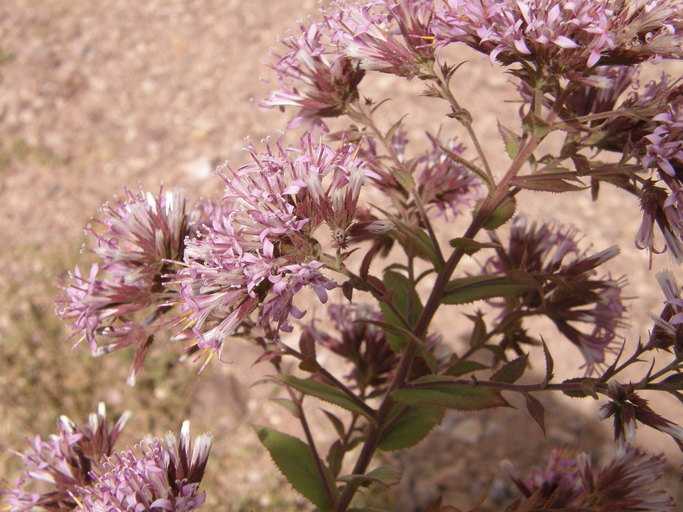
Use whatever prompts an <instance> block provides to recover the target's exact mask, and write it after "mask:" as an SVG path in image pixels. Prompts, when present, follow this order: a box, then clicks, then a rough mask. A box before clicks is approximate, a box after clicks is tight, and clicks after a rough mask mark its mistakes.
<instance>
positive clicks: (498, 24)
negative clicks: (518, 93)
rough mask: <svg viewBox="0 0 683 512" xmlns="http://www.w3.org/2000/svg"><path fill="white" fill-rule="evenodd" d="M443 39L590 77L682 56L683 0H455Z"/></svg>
mask: <svg viewBox="0 0 683 512" xmlns="http://www.w3.org/2000/svg"><path fill="white" fill-rule="evenodd" d="M437 17H438V20H439V21H438V22H436V23H435V32H436V35H437V39H438V40H440V41H442V42H444V43H450V42H464V43H466V44H467V45H469V46H471V47H472V48H474V49H476V50H478V51H480V52H483V53H485V54H487V55H489V56H490V58H491V61H494V60H499V61H501V62H502V63H503V64H506V65H509V64H512V63H515V62H517V63H520V64H522V68H523V69H524V68H526V71H523V73H525V74H526V75H528V77H529V78H531V77H532V76H533V73H531V72H530V68H536V69H538V70H545V71H544V73H548V74H547V75H546V76H551V75H561V76H564V77H566V78H568V79H570V80H579V81H583V80H584V79H585V78H586V77H587V76H589V75H591V74H592V68H593V67H594V66H596V65H597V64H610V63H619V64H635V63H638V62H642V61H644V60H647V59H650V58H660V57H663V58H679V57H680V56H681V54H682V44H683V39H682V37H683V36H682V35H681V27H682V26H683V18H682V17H681V11H680V2H679V0H668V1H667V0H662V1H655V2H642V1H638V0H632V1H628V0H627V1H622V0H616V1H609V0H578V1H573V2H564V1H560V0H521V1H513V0H505V1H498V0H477V1H469V0H447V1H446V2H445V5H444V7H441V8H440V9H438V10H437Z"/></svg>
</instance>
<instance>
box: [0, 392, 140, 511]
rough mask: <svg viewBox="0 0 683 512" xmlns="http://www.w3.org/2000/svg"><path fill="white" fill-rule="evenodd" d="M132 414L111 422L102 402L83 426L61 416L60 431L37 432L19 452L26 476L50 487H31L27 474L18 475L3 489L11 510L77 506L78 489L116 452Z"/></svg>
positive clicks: (90, 480) (58, 426)
mask: <svg viewBox="0 0 683 512" xmlns="http://www.w3.org/2000/svg"><path fill="white" fill-rule="evenodd" d="M129 418H130V413H128V412H126V413H124V414H122V415H121V417H120V418H119V419H118V421H117V422H116V423H115V424H114V425H113V426H112V425H111V424H110V422H109V421H108V420H107V414H106V409H105V406H104V404H103V403H100V404H99V407H98V411H97V413H96V414H91V415H90V418H89V422H88V424H87V425H84V426H79V425H76V424H75V423H74V422H73V421H71V420H70V419H69V418H67V417H66V416H61V417H60V418H59V421H58V422H57V428H58V430H59V433H58V434H56V435H52V436H50V438H49V439H48V440H44V439H42V438H41V437H40V436H36V437H35V439H34V440H33V443H32V446H31V449H30V450H28V451H26V452H25V453H23V454H19V453H17V455H19V456H20V457H21V458H22V461H23V464H24V467H23V470H22V472H23V474H24V476H25V477H26V478H27V479H28V480H34V481H38V482H41V483H43V485H47V487H48V489H49V490H48V491H46V492H38V491H31V490H28V489H26V484H27V483H28V481H27V480H26V478H19V479H18V480H17V481H16V482H15V486H14V488H13V489H10V490H7V491H4V492H5V494H6V495H7V502H8V505H9V509H8V510H9V511H10V512H27V511H29V510H36V509H38V510H69V509H73V508H75V507H76V505H77V502H76V501H75V500H74V495H75V494H76V493H77V489H78V488H85V487H87V486H89V485H90V484H91V483H92V478H93V477H92V473H93V471H96V470H98V469H101V468H102V463H103V461H104V460H105V459H106V458H107V457H108V456H110V455H111V454H112V453H113V448H114V444H115V443H116V440H117V439H118V437H119V434H120V433H121V430H123V427H124V426H125V425H126V423H127V422H128V419H129ZM15 453H16V452H15Z"/></svg>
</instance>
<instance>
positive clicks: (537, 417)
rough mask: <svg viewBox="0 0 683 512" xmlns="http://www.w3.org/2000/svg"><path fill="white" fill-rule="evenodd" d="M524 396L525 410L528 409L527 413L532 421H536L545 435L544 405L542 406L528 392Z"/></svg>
mask: <svg viewBox="0 0 683 512" xmlns="http://www.w3.org/2000/svg"><path fill="white" fill-rule="evenodd" d="M524 398H526V409H527V411H529V414H530V415H531V417H532V418H533V419H534V421H535V422H536V423H538V426H539V427H541V430H542V431H543V435H544V436H545V435H546V433H545V407H543V404H542V403H541V402H539V401H538V399H537V398H536V397H534V396H532V395H530V394H528V393H525V394H524Z"/></svg>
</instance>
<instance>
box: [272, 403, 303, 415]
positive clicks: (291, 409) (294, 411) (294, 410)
mask: <svg viewBox="0 0 683 512" xmlns="http://www.w3.org/2000/svg"><path fill="white" fill-rule="evenodd" d="M271 400H272V401H273V402H275V403H276V404H278V405H279V406H281V407H282V408H284V409H286V410H287V412H288V413H289V414H291V415H292V416H294V417H295V418H297V419H298V418H300V417H301V409H300V408H299V406H298V405H297V404H295V403H294V402H293V401H292V400H290V399H289V398H271Z"/></svg>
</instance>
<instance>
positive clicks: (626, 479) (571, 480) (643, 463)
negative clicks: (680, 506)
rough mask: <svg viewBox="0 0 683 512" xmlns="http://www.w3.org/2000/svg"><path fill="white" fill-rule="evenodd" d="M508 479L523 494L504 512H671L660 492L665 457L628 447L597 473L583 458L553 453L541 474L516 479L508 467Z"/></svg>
mask: <svg viewBox="0 0 683 512" xmlns="http://www.w3.org/2000/svg"><path fill="white" fill-rule="evenodd" d="M506 469H507V471H508V474H509V475H510V477H511V478H512V480H513V482H514V483H515V485H516V486H517V488H518V489H519V491H520V492H521V493H522V495H523V498H520V499H518V500H517V501H516V502H514V503H513V504H512V505H510V506H509V507H507V508H506V509H505V511H506V512H526V511H532V510H539V511H540V510H543V511H546V512H553V511H557V512H561V511H566V510H577V511H578V510H586V511H587V510H595V511H597V510H604V511H607V510H614V511H617V510H623V511H626V510H640V511H642V512H673V510H674V503H673V499H672V498H671V496H669V494H668V493H667V492H666V491H665V490H664V489H663V488H662V485H661V479H662V476H663V474H664V458H663V457H662V456H658V457H657V456H649V455H647V454H646V453H644V452H642V451H641V450H639V449H637V448H634V447H628V448H627V449H626V450H625V451H624V452H623V453H622V454H621V455H619V456H617V457H615V458H614V459H613V460H612V461H611V462H610V463H608V464H607V465H606V466H605V467H604V468H602V469H601V470H599V471H596V470H594V469H593V468H592V467H591V462H590V459H589V458H588V456H587V455H586V454H585V453H578V454H577V453H575V452H572V451H569V450H567V449H564V448H563V449H555V450H553V451H552V452H551V454H550V457H549V458H548V463H547V464H546V467H545V468H543V469H534V470H533V471H532V472H531V474H530V475H529V476H528V477H527V478H525V479H522V478H519V477H518V476H517V475H516V473H515V472H514V470H512V468H511V466H509V465H507V467H506Z"/></svg>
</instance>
